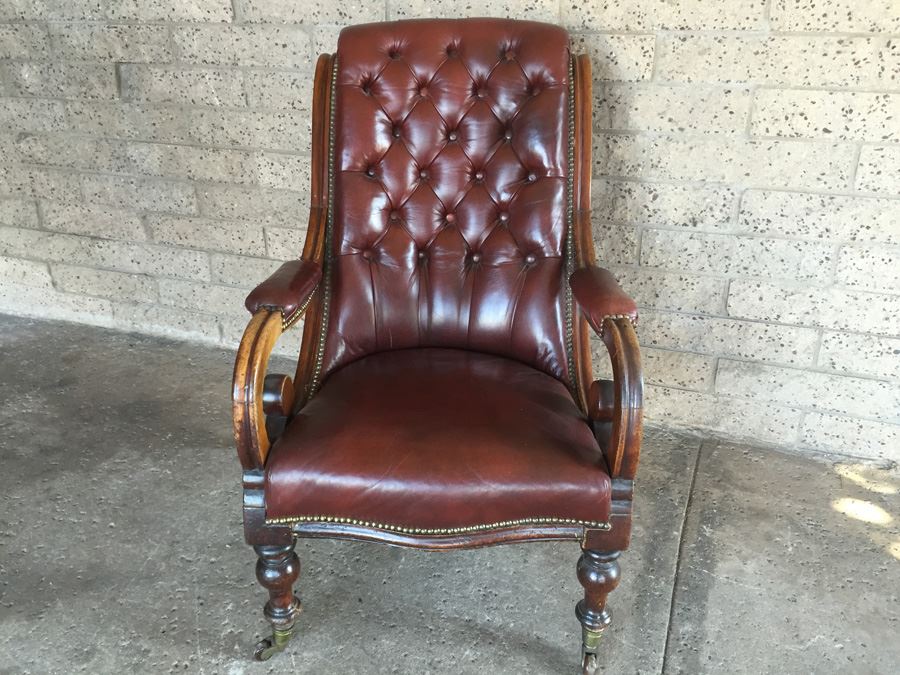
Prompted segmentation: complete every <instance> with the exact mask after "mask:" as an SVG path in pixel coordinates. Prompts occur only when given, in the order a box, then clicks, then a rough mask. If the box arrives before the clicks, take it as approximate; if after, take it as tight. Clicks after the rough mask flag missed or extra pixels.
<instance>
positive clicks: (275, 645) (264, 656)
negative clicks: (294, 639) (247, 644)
mask: <svg viewBox="0 0 900 675" xmlns="http://www.w3.org/2000/svg"><path fill="white" fill-rule="evenodd" d="M293 633H294V629H293V628H288V629H287V630H278V629H277V628H276V629H275V630H274V631H272V637H270V638H265V639H263V640H260V641H259V642H257V643H256V647H255V648H254V649H253V658H254V659H256V660H257V661H268V660H269V659H271V658H272V657H273V656H274V655H275V654H277V653H278V652H281V651H284V648H285V647H287V643H288V642H290V640H291V635H293Z"/></svg>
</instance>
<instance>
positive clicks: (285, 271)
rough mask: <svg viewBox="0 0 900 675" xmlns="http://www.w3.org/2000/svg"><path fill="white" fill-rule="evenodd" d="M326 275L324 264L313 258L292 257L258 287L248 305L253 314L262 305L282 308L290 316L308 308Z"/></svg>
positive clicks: (282, 311)
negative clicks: (307, 303)
mask: <svg viewBox="0 0 900 675" xmlns="http://www.w3.org/2000/svg"><path fill="white" fill-rule="evenodd" d="M321 279H322V267H321V266H320V265H319V263H317V262H313V261H311V260H303V259H302V258H301V259H300V260H291V261H290V262H286V263H284V264H283V265H282V266H281V267H279V268H278V269H277V270H276V271H275V273H274V274H273V275H272V276H270V277H269V278H268V279H266V280H265V281H263V282H262V283H261V284H260V285H259V286H257V287H256V288H254V289H253V290H252V291H251V292H250V295H248V296H247V300H246V301H245V303H244V304H245V305H246V307H247V309H248V310H250V313H251V314H255V313H256V312H257V311H259V310H260V309H262V308H264V307H265V308H268V309H278V310H281V314H282V315H283V316H284V317H286V318H287V317H290V316H292V315H294V314H295V313H296V312H297V311H299V310H301V309H303V308H304V305H305V303H306V301H307V300H308V299H309V297H310V296H311V295H312V293H313V291H315V290H316V287H317V286H318V285H319V281H320V280H321Z"/></svg>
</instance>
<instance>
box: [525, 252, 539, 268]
mask: <svg viewBox="0 0 900 675" xmlns="http://www.w3.org/2000/svg"><path fill="white" fill-rule="evenodd" d="M535 260H537V258H535V257H534V253H529V254H528V255H526V256H525V262H526V263H528V264H529V265H533V264H534V261H535Z"/></svg>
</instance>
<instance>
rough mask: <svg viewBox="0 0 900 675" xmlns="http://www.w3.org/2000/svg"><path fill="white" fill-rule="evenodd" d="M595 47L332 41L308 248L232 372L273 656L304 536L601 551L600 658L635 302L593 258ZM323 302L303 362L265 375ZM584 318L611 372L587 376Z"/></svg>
mask: <svg viewBox="0 0 900 675" xmlns="http://www.w3.org/2000/svg"><path fill="white" fill-rule="evenodd" d="M590 82H591V78H590V62H589V60H588V58H587V57H586V56H576V57H572V56H571V55H570V51H569V38H568V34H567V33H566V32H565V31H564V30H562V29H560V28H558V27H555V26H551V25H547V24H541V23H534V22H525V21H512V20H503V19H461V20H422V21H400V22H393V23H380V24H368V25H361V26H354V27H350V28H347V29H345V30H344V31H342V33H341V35H340V38H339V41H338V49H337V53H336V54H334V55H329V54H324V55H322V56H320V57H319V60H318V63H317V67H316V75H315V84H314V101H313V146H312V147H313V151H312V160H311V161H312V189H311V208H310V220H309V227H308V236H307V240H306V244H305V246H304V250H303V253H302V257H301V258H300V259H299V260H297V261H293V262H289V263H285V264H284V265H283V266H282V267H281V268H280V269H279V270H278V271H277V272H276V273H275V274H273V275H272V276H271V277H270V278H269V279H267V280H266V281H264V282H263V283H262V284H261V285H260V286H258V287H257V288H256V289H255V290H254V291H253V292H252V293H251V294H250V296H249V297H248V298H247V309H248V310H249V311H250V312H251V313H252V318H251V320H250V323H249V325H248V327H247V329H246V331H245V333H244V337H243V339H242V341H241V345H240V347H239V350H238V353H237V357H236V362H235V369H234V382H233V389H232V400H233V419H234V436H235V442H236V444H237V448H238V457H239V459H240V461H241V465H242V467H243V470H244V474H243V488H244V534H245V538H246V540H247V542H248V543H249V544H251V545H253V547H254V549H255V551H256V553H257V555H258V558H259V559H258V563H257V578H258V580H259V582H260V584H262V586H263V587H264V588H266V589H267V590H268V593H269V600H268V602H267V603H266V605H265V610H264V612H265V616H266V618H267V619H268V620H269V621H270V623H271V624H272V626H273V633H272V637H271V638H268V639H266V640H263V641H262V642H261V643H259V645H257V648H256V652H255V655H256V657H257V658H259V659H267V658H269V657H270V656H272V655H273V654H274V653H275V652H277V651H279V650H282V649H284V648H285V646H286V645H287V643H288V641H289V639H290V637H291V635H292V632H293V627H294V622H295V619H296V616H297V613H298V612H299V610H300V602H299V600H298V599H297V598H296V597H295V596H294V593H293V585H294V582H295V581H296V580H297V578H298V576H299V571H300V564H299V560H298V558H297V556H296V554H295V552H294V542H295V540H296V538H297V537H330V538H338V539H356V540H366V541H376V542H382V543H386V544H391V545H397V546H408V547H414V548H421V549H429V550H446V549H455V548H470V547H479V546H488V545H494V544H505V543H514V542H528V541H539V540H570V541H576V542H578V543H579V544H580V545H581V548H582V554H581V557H580V559H579V560H578V564H577V576H578V579H579V581H580V582H581V584H582V586H583V587H584V597H583V599H582V600H581V601H580V602H579V603H578V604H577V607H576V614H577V617H578V619H579V621H580V622H581V625H582V667H583V670H584V672H594V670H595V669H596V668H597V667H598V660H597V653H598V644H599V639H600V635H601V633H602V631H603V629H604V628H606V626H607V625H608V624H609V621H610V617H609V612H608V611H607V609H606V598H607V595H608V594H609V592H610V591H612V590H613V589H614V588H615V587H616V585H617V584H618V580H619V565H618V558H619V555H620V552H621V551H623V550H624V549H626V548H627V547H628V544H629V540H630V535H631V517H632V494H633V480H634V476H635V472H636V470H637V466H638V456H639V452H640V443H641V405H642V403H641V393H642V380H641V366H640V355H639V350H638V344H637V339H636V336H635V332H634V323H635V321H636V320H637V312H636V308H635V305H634V302H633V301H632V300H631V299H630V298H628V296H627V295H625V293H624V292H623V291H622V290H621V289H620V288H619V287H618V285H617V284H616V282H615V280H614V279H613V277H612V275H611V274H609V272H607V271H605V270H602V269H600V268H598V267H596V266H595V264H594V253H593V242H592V238H591V227H590V169H591V157H590V154H591V90H590ZM304 314H305V322H304V326H303V340H302V347H301V353H300V357H299V360H298V364H297V370H296V373H295V374H294V377H293V379H292V378H291V377H289V376H287V375H271V374H266V370H267V364H268V360H269V356H270V354H271V352H272V348H273V346H274V345H275V342H276V340H277V339H278V337H279V336H280V335H281V333H282V332H283V331H284V330H287V329H288V328H290V327H291V326H292V325H293V324H294V323H295V322H296V321H297V320H298V319H299V318H300V317H301V315H304ZM589 329H593V330H594V331H595V332H596V333H597V334H598V335H599V336H600V337H601V339H602V340H603V342H604V344H605V345H606V347H607V350H608V351H609V356H610V359H611V362H612V370H613V379H612V380H610V381H606V380H598V381H592V379H593V378H592V370H591V361H590V346H589V334H588V331H589Z"/></svg>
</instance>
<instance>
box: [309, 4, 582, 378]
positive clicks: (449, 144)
mask: <svg viewBox="0 0 900 675" xmlns="http://www.w3.org/2000/svg"><path fill="white" fill-rule="evenodd" d="M482 4H483V3H482ZM470 28H471V29H472V30H469V29H470ZM522 28H527V30H521V29H522ZM354 31H356V32H353V33H351V32H349V31H348V33H346V34H345V35H344V37H343V38H342V40H343V43H342V50H341V51H342V58H341V59H339V60H338V61H339V62H338V63H337V66H336V68H337V70H336V72H333V73H332V76H333V77H334V78H335V80H334V81H335V87H334V92H335V96H336V98H335V99H334V108H333V111H332V112H331V114H332V115H333V116H334V120H333V121H334V124H333V125H332V126H331V128H332V129H334V130H335V134H334V138H333V140H332V142H331V145H333V148H331V153H332V156H333V157H334V159H335V162H334V164H335V167H333V168H334V171H333V172H332V175H331V176H329V179H330V180H331V181H333V190H332V192H331V194H333V195H335V199H334V209H335V212H334V213H333V214H331V215H332V219H331V220H332V223H331V228H332V233H331V237H332V239H331V241H332V246H333V248H334V249H335V255H334V256H333V257H332V258H330V261H331V262H330V264H331V266H332V267H331V272H330V274H331V277H330V278H331V279H332V283H331V286H330V287H329V293H330V294H331V300H330V302H331V305H330V307H331V308H332V310H333V311H334V314H332V315H331V319H333V320H329V322H327V323H328V325H327V326H324V327H323V330H322V336H323V337H322V343H323V344H324V345H326V346H325V348H324V349H323V352H324V353H323V354H322V355H321V357H322V365H321V373H320V375H319V376H318V380H319V381H322V380H324V378H325V377H327V376H329V374H330V373H331V372H334V370H335V368H337V367H341V366H343V365H345V364H346V362H347V359H348V358H349V354H350V352H352V351H353V350H352V349H349V350H348V349H345V347H346V346H347V345H351V344H352V345H369V344H371V345H376V344H377V343H378V341H379V339H380V336H379V338H377V339H374V338H373V335H374V333H373V331H374V330H377V331H379V332H381V331H382V330H383V335H384V337H385V338H387V339H389V340H395V339H396V344H401V343H402V344H404V345H408V346H420V347H425V346H433V345H432V344H431V342H433V341H439V342H441V344H442V346H447V347H454V346H458V347H460V348H465V347H466V346H467V345H469V333H470V331H471V332H472V335H473V339H474V338H476V337H477V341H480V342H479V343H481V342H484V343H487V342H488V341H489V340H490V339H493V336H494V335H495V334H496V338H497V340H500V341H502V345H501V346H500V347H498V355H506V356H510V357H511V358H515V359H517V360H519V361H525V362H528V363H529V364H531V365H534V366H535V367H537V368H539V369H540V370H542V371H546V372H548V373H549V374H551V375H553V376H554V377H556V378H557V379H559V380H562V381H566V378H567V377H568V375H567V371H566V350H565V345H564V344H562V343H563V342H564V341H565V337H566V336H565V335H564V334H563V332H562V331H560V330H559V326H558V325H557V321H556V318H557V312H556V309H557V299H558V297H557V296H558V295H559V293H562V291H563V290H564V289H561V288H560V286H564V285H563V284H560V283H559V279H561V278H563V275H564V274H565V265H566V258H565V246H566V244H567V239H566V236H559V233H558V232H556V230H553V233H552V234H551V231H550V230H549V229H548V228H549V226H548V223H556V222H557V221H558V220H560V219H561V218H562V216H561V214H558V213H557V211H558V210H559V209H560V207H563V210H565V207H566V206H567V205H568V202H567V197H568V192H567V187H569V186H570V184H571V181H572V180H574V178H570V177H569V173H568V171H567V169H566V167H567V166H568V164H567V155H566V150H567V147H568V146H567V145H566V142H565V141H566V139H565V135H566V130H567V129H568V126H569V125H568V123H567V122H568V117H567V114H568V113H569V105H568V104H569V95H568V91H569V85H570V80H571V78H570V74H569V66H570V60H569V58H568V56H567V54H566V49H567V46H566V37H565V35H564V32H563V31H561V30H559V29H556V28H552V27H543V28H542V27H538V26H532V27H520V26H512V27H510V26H508V25H507V24H505V23H502V22H497V23H493V22H486V23H485V24H483V25H482V24H480V23H479V24H477V25H476V24H475V23H472V24H471V26H469V25H468V24H465V25H463V24H460V25H458V26H455V25H452V24H441V25H435V26H434V27H432V26H430V25H427V26H426V25H425V24H424V23H423V24H409V25H405V24H404V25H398V26H391V27H390V28H388V29H387V30H386V29H385V27H384V26H372V27H370V28H367V27H362V26H360V27H358V28H356V29H354ZM463 40H466V46H465V48H463V45H462V41H463ZM441 43H443V46H442V45H441ZM526 91H527V92H528V93H527V94H526ZM538 92H540V94H539V95H538V96H537V98H540V99H541V101H538V100H537V98H533V97H534V96H535V95H536V94H538ZM360 94H363V95H362V96H360ZM560 136H562V138H560ZM513 141H515V143H513ZM432 168H433V170H432ZM363 178H365V180H362V179H363ZM366 181H368V182H366ZM537 183H541V185H537ZM536 193H540V194H536ZM514 208H515V209H516V212H515V213H516V218H515V221H514V220H513V218H512V209H514ZM557 229H559V228H557ZM567 234H568V233H567V232H566V235H567ZM338 249H343V251H339V250H338ZM329 250H330V249H329ZM341 252H343V253H347V254H350V255H346V256H345V255H339V253H341ZM432 257H433V258H434V260H433V261H432ZM538 263H540V264H538ZM404 266H405V267H404ZM454 266H456V267H458V268H460V269H458V270H457V271H458V272H460V273H461V274H462V276H463V277H468V279H458V278H456V276H455V275H454V274H452V272H451V270H452V268H453V267H454ZM486 274H487V275H489V277H490V279H481V277H484V275H486ZM373 275H374V276H373ZM472 277H475V278H477V280H478V283H477V284H475V285H474V286H472V285H471V282H472V281H473V280H472ZM523 277H524V278H526V279H527V280H528V281H527V282H526V285H527V288H524V287H523ZM465 282H469V284H470V285H469V286H468V287H467V286H466V285H465ZM482 282H483V283H482ZM416 283H419V284H425V285H426V287H427V288H426V290H428V291H429V293H426V292H424V291H423V292H421V293H419V292H412V291H411V285H412V284H416ZM432 286H433V290H434V293H433V294H432V293H431V291H432ZM535 289H537V290H535ZM551 295H552V298H551V297H550V296H551ZM445 296H446V297H448V298H450V299H451V301H453V302H459V303H462V302H468V303H469V304H468V305H467V307H468V310H467V311H462V312H447V313H444V310H445V309H446V308H447V307H448V305H447V304H446V303H444V302H443V298H444V297H445ZM434 297H437V298H438V299H439V300H440V302H436V301H434ZM469 297H471V298H472V300H471V302H469V300H468V298H469ZM548 299H549V300H550V302H549V304H548V303H547V300H548ZM559 299H560V301H561V296H559ZM369 303H372V304H371V305H370V304H369ZM375 304H379V305H381V306H383V307H385V308H388V309H390V310H391V311H385V312H383V313H382V314H381V315H379V317H378V325H377V326H373V325H372V322H371V321H354V320H352V319H350V318H349V312H350V311H351V310H354V308H358V307H359V306H374V305H375ZM395 307H396V308H398V309H397V311H394V309H393V308H395ZM330 311H331V310H330ZM513 312H515V313H516V317H517V318H516V320H515V321H513V320H511V318H510V317H512V313H513ZM501 315H502V319H503V321H498V319H497V317H498V316H501ZM410 316H411V317H414V320H413V322H412V323H413V324H416V320H415V317H420V318H422V319H423V323H422V324H421V330H417V327H416V325H412V326H410V325H408V324H409V320H408V319H409V317H410ZM435 317H437V319H438V320H439V323H440V325H438V323H437V322H435V321H434V320H433V319H434V318H435ZM523 317H525V318H526V319H527V322H528V324H529V325H528V327H527V328H522V323H523V322H522V319H523ZM501 323H502V326H501V328H500V329H499V330H497V331H495V330H494V327H495V326H498V325H500V324H501ZM432 324H434V326H435V327H434V328H432ZM513 329H515V333H514V335H515V339H511V335H513V333H512V331H513ZM344 331H346V334H344ZM485 331H487V332H485ZM532 332H533V334H532ZM444 342H446V344H444ZM367 351H368V348H364V349H362V351H361V352H360V356H363V355H364V352H367Z"/></svg>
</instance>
